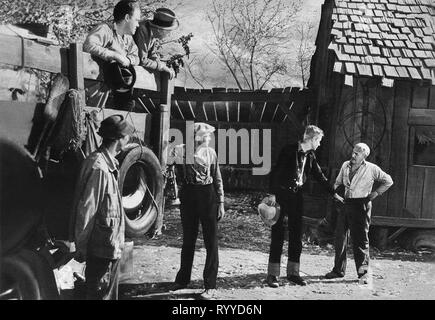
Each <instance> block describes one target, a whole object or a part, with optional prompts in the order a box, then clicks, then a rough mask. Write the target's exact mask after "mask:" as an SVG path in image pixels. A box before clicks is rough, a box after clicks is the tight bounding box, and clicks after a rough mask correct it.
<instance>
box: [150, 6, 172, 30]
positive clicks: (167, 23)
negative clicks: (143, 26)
mask: <svg viewBox="0 0 435 320" xmlns="http://www.w3.org/2000/svg"><path fill="white" fill-rule="evenodd" d="M149 23H150V25H151V26H152V27H154V28H158V29H164V30H174V29H177V28H178V26H179V22H178V19H177V18H176V17H175V13H174V12H173V11H172V10H169V9H167V8H158V9H156V12H155V13H154V19H153V20H150V21H149Z"/></svg>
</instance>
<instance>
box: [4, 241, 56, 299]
mask: <svg viewBox="0 0 435 320" xmlns="http://www.w3.org/2000/svg"><path fill="white" fill-rule="evenodd" d="M0 271H1V274H0V300H58V299H59V292H58V289H57V285H56V280H55V277H54V274H53V269H52V268H51V267H50V265H49V263H48V262H47V260H46V259H45V258H44V257H43V256H42V255H41V254H39V253H38V252H36V251H31V250H27V249H21V250H20V251H19V252H17V253H15V254H12V255H7V256H4V257H2V259H1V265H0Z"/></svg>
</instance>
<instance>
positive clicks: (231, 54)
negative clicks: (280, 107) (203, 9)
mask: <svg viewBox="0 0 435 320" xmlns="http://www.w3.org/2000/svg"><path fill="white" fill-rule="evenodd" d="M300 10H301V1H300V0H212V5H211V10H210V11H209V13H208V14H207V18H208V20H209V21H210V23H211V25H212V27H213V33H214V45H215V47H216V48H215V49H216V50H215V53H216V54H217V55H218V57H219V58H220V60H221V61H222V63H223V64H224V65H225V66H226V68H227V69H228V70H229V71H230V73H231V75H232V77H233V78H234V80H235V82H236V83H237V86H238V87H239V88H240V89H250V90H255V89H262V88H263V87H265V86H266V85H267V84H269V83H270V82H271V81H272V80H273V78H274V77H276V76H283V75H286V74H287V73H288V72H289V69H290V68H291V67H292V64H291V60H290V59H289V58H288V56H287V54H286V53H287V52H288V49H289V48H290V46H291V27H292V22H293V21H294V17H295V15H296V14H297V13H298V12H299V11H300Z"/></svg>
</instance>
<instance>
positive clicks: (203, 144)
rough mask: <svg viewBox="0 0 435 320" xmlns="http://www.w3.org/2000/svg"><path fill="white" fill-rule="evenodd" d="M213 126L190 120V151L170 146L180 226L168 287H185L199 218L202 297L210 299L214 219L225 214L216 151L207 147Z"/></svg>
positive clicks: (215, 258) (213, 284)
mask: <svg viewBox="0 0 435 320" xmlns="http://www.w3.org/2000/svg"><path fill="white" fill-rule="evenodd" d="M214 131H215V128H214V127H212V126H210V125H208V124H206V123H202V122H198V123H195V124H194V134H195V148H194V154H186V150H187V149H188V148H186V147H185V146H184V145H179V146H176V147H175V148H174V152H173V155H172V159H173V160H174V162H175V164H176V169H177V174H176V176H177V182H178V184H179V186H180V192H179V195H180V213H181V224H182V227H183V245H182V249H181V265H180V270H179V271H178V273H177V276H176V278H175V283H174V284H173V286H172V287H171V290H173V291H175V290H179V289H183V288H186V287H187V285H188V284H189V282H190V277H191V273H192V264H193V257H194V253H195V243H196V239H197V237H198V227H199V222H201V226H202V232H203V239H204V244H205V248H206V250H207V257H206V260H205V266H204V272H203V277H204V288H205V290H204V292H203V293H202V294H201V298H202V299H211V298H213V297H214V296H215V293H216V278H217V273H218V267H219V256H218V238H217V222H218V221H219V220H221V219H222V218H223V216H224V214H225V209H224V189H223V183H222V177H221V172H220V169H219V163H218V159H217V155H216V152H215V150H214V149H213V148H211V147H209V142H210V140H211V134H212V133H213V132H214Z"/></svg>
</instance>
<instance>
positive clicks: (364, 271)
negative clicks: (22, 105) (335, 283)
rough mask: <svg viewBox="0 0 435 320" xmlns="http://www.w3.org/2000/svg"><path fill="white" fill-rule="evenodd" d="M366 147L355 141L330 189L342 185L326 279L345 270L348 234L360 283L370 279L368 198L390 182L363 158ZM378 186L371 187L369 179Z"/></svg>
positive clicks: (369, 213) (376, 195)
mask: <svg viewBox="0 0 435 320" xmlns="http://www.w3.org/2000/svg"><path fill="white" fill-rule="evenodd" d="M369 154H370V148H369V146H368V145H366V144H365V143H357V144H356V145H355V147H354V148H353V151H352V156H351V159H350V160H348V161H345V162H344V163H343V165H342V167H341V169H340V172H339V174H338V176H337V179H336V180H335V184H334V189H337V188H338V187H339V186H344V188H345V191H344V204H343V206H342V210H339V214H338V216H337V226H336V229H335V261H334V268H333V269H332V271H331V272H329V273H327V274H326V276H325V277H326V278H327V279H333V278H342V277H344V274H345V272H346V250H347V239H348V236H349V231H350V236H351V237H352V244H353V256H354V260H355V265H356V270H357V274H358V278H359V279H360V282H361V284H367V283H369V281H370V278H371V273H370V272H369V237H368V234H369V227H370V217H371V210H372V201H373V200H374V199H375V198H376V197H378V196H379V195H381V194H383V193H384V192H385V191H387V190H388V189H389V188H390V187H391V186H392V185H393V180H392V179H391V176H390V175H388V174H387V173H385V172H384V171H382V169H381V168H379V167H378V166H377V165H375V164H373V163H371V162H368V161H366V158H367V157H368V156H369ZM374 182H378V183H379V186H378V187H377V189H376V190H375V191H372V187H373V183H374Z"/></svg>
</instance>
